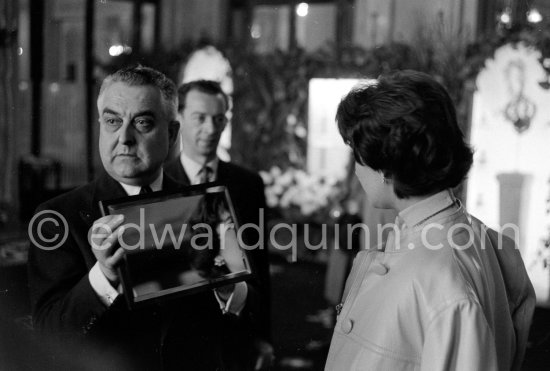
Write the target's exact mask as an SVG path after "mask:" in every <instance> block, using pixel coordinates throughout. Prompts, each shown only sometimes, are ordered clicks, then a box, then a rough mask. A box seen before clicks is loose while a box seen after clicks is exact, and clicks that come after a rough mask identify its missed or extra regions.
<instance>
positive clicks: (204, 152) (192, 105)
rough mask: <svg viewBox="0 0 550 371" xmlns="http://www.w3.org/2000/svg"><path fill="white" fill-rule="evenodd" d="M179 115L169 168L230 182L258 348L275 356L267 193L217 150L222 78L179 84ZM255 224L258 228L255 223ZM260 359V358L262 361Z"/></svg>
mask: <svg viewBox="0 0 550 371" xmlns="http://www.w3.org/2000/svg"><path fill="white" fill-rule="evenodd" d="M178 98H179V106H178V119H179V121H180V123H181V127H180V139H181V144H182V151H181V153H180V155H179V156H178V158H176V159H175V160H173V161H171V162H169V163H168V164H167V165H166V167H165V170H166V172H167V173H168V174H170V175H171V176H172V177H173V178H174V179H176V180H177V181H178V182H180V183H182V184H184V185H190V184H198V183H204V182H211V181H218V182H221V183H224V184H226V185H227V187H228V189H229V193H230V195H231V198H232V200H233V203H234V205H235V209H236V210H235V211H236V213H237V216H238V217H239V220H240V222H241V225H242V226H244V227H246V228H243V240H244V242H245V243H246V245H248V246H249V247H250V249H249V254H248V255H249V257H250V258H251V262H252V266H253V268H254V269H255V271H256V275H257V281H256V284H257V285H256V287H258V288H259V296H260V300H261V316H260V318H258V319H257V320H258V326H259V327H258V331H259V335H260V339H261V340H260V341H259V342H258V343H257V347H258V348H259V350H260V353H263V354H264V360H263V362H266V360H269V359H270V358H271V352H272V348H271V346H270V345H269V339H270V278H269V262H268V252H267V246H266V244H265V241H266V240H267V239H266V235H265V229H264V227H265V223H266V221H265V217H264V214H263V213H264V211H265V195H264V183H263V181H262V179H261V177H260V176H259V175H258V174H257V173H254V172H252V171H250V170H248V169H245V168H243V167H241V166H238V165H235V164H232V163H230V162H225V161H222V160H220V159H219V158H218V157H217V155H216V150H217V148H218V143H219V141H220V136H221V134H222V131H223V130H224V128H225V126H226V124H227V116H226V113H227V110H228V108H229V101H228V96H227V95H226V94H225V93H224V92H223V90H222V89H221V87H220V85H219V83H217V82H214V81H210V80H195V81H191V82H188V83H186V84H183V85H182V86H180V87H179V89H178ZM253 226H254V227H253ZM260 362H261V361H260Z"/></svg>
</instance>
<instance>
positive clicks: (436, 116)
mask: <svg viewBox="0 0 550 371" xmlns="http://www.w3.org/2000/svg"><path fill="white" fill-rule="evenodd" d="M336 120H337V122H338V129H339V130H340V134H341V135H342V137H343V138H344V141H345V142H346V143H347V144H349V145H350V146H351V148H352V149H353V153H354V156H355V160H356V161H357V162H358V163H360V164H362V165H366V166H369V167H371V168H372V169H374V170H377V171H381V172H382V173H383V174H384V176H385V177H391V179H392V182H393V185H394V190H395V194H396V195H397V196H398V197H399V198H407V197H410V196H424V195H429V194H433V193H436V192H438V191H441V190H443V189H446V188H452V187H455V186H457V185H458V184H459V183H460V182H461V181H462V180H463V179H464V178H465V177H466V174H467V173H468V171H469V169H470V167H471V165H472V157H473V155H472V150H471V149H470V147H469V146H468V144H466V143H465V141H464V136H463V134H462V132H461V130H460V128H459V126H458V123H457V118H456V112H455V108H454V105H453V102H452V100H451V98H450V96H449V94H448V93H447V91H446V90H445V88H443V86H442V85H441V84H439V83H438V82H436V81H435V80H434V79H433V78H432V77H430V76H429V75H427V74H425V73H421V72H416V71H399V72H395V73H392V74H388V75H386V76H381V77H380V78H379V79H378V80H377V82H376V83H373V84H366V85H361V86H358V87H356V88H354V89H352V91H351V92H350V93H348V95H347V96H345V97H344V98H343V99H342V101H341V102H340V105H339V106H338V110H337V113H336Z"/></svg>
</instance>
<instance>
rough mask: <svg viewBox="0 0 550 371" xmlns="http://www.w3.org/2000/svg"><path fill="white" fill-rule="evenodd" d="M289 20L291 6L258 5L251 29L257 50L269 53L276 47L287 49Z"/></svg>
mask: <svg viewBox="0 0 550 371" xmlns="http://www.w3.org/2000/svg"><path fill="white" fill-rule="evenodd" d="M289 21H290V6H267V5H260V6H256V7H255V8H254V16H253V21H252V27H251V29H250V33H251V36H252V39H253V40H254V49H255V50H256V52H258V53H269V52H271V51H273V50H275V49H281V50H287V49H288V43H289Z"/></svg>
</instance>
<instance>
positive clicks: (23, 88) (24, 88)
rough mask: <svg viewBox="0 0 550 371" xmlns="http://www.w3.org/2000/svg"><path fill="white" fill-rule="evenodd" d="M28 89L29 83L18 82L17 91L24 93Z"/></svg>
mask: <svg viewBox="0 0 550 371" xmlns="http://www.w3.org/2000/svg"><path fill="white" fill-rule="evenodd" d="M28 88H29V83H28V82H26V81H20V82H19V90H21V91H25V90H27V89H28Z"/></svg>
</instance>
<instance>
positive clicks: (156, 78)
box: [99, 65, 178, 119]
mask: <svg viewBox="0 0 550 371" xmlns="http://www.w3.org/2000/svg"><path fill="white" fill-rule="evenodd" d="M116 82H122V83H124V84H126V85H129V86H147V85H150V86H154V87H156V88H157V89H159V91H160V93H161V96H162V100H163V102H164V106H165V111H166V113H167V114H168V115H169V118H170V119H173V118H175V116H176V112H177V111H176V109H177V99H178V96H177V93H176V92H177V89H176V84H174V82H173V81H172V80H170V79H169V78H168V77H166V75H164V74H163V73H162V72H159V71H157V70H155V69H153V68H150V67H145V66H141V65H135V66H129V67H125V68H122V69H120V70H118V71H116V72H115V73H113V74H111V75H109V76H107V77H106V78H105V79H104V80H103V83H102V84H101V88H100V89H99V96H101V95H102V94H103V91H104V90H105V89H106V88H107V87H109V86H111V85H112V84H114V83H116Z"/></svg>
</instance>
